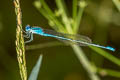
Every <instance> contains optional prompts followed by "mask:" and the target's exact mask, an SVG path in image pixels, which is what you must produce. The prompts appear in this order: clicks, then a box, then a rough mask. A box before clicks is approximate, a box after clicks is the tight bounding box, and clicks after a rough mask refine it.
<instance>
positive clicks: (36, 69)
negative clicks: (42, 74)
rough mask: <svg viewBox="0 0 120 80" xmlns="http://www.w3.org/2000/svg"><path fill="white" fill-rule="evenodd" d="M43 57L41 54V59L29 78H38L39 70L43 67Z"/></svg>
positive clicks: (35, 79)
mask: <svg viewBox="0 0 120 80" xmlns="http://www.w3.org/2000/svg"><path fill="white" fill-rule="evenodd" d="M42 58H43V55H40V56H39V59H38V61H37V63H36V65H35V66H34V68H33V70H32V72H31V74H30V77H29V79H28V80H37V77H38V74H39V70H40V67H41V63H42Z"/></svg>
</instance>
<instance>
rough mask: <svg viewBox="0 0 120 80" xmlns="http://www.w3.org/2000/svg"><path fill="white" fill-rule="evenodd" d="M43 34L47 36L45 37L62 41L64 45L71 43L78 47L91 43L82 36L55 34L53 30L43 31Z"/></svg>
mask: <svg viewBox="0 0 120 80" xmlns="http://www.w3.org/2000/svg"><path fill="white" fill-rule="evenodd" d="M43 32H44V33H45V34H47V35H45V36H49V37H54V38H57V39H59V40H62V41H63V42H65V43H71V42H72V43H74V44H78V45H80V46H87V45H88V44H89V43H92V41H91V39H90V38H88V37H86V36H83V35H72V34H64V33H60V32H55V31H53V30H47V29H43ZM86 43H87V44H86Z"/></svg>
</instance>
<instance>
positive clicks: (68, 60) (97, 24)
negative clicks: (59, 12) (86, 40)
mask: <svg viewBox="0 0 120 80" xmlns="http://www.w3.org/2000/svg"><path fill="white" fill-rule="evenodd" d="M34 1H35V0H21V1H20V3H21V9H22V20H23V26H24V27H25V26H26V25H27V24H30V25H32V26H41V27H42V28H45V29H52V28H51V27H50V26H49V24H48V20H47V19H46V18H44V16H42V15H41V13H40V12H39V11H38V10H37V9H36V8H35V7H34V5H33V3H34ZM64 1H65V2H66V6H67V8H68V13H69V16H72V0H64ZM45 2H47V4H48V5H49V7H50V8H51V9H52V10H53V11H54V10H55V9H56V4H55V1H54V0H45ZM87 3H88V5H87V7H86V8H85V10H84V13H83V16H82V21H81V24H80V27H79V31H78V34H82V35H85V36H88V37H90V38H91V39H92V41H93V42H94V43H97V44H101V45H109V46H112V47H114V48H116V51H115V52H111V51H108V52H109V54H112V55H113V56H115V57H117V58H120V49H119V48H120V12H119V11H118V9H117V8H116V6H115V5H114V3H113V2H112V0H88V1H87ZM15 39H16V15H15V11H14V4H13V0H0V80H21V78H20V74H19V66H18V63H17V57H16V56H17V53H16V49H15ZM51 41H57V40H56V39H54V38H46V37H41V36H38V35H35V36H34V41H33V42H31V43H29V44H27V45H35V44H41V43H46V42H51ZM82 49H83V51H84V53H85V55H86V56H87V57H88V58H89V60H90V61H91V62H92V63H93V64H95V65H96V66H97V67H100V68H105V69H111V70H115V71H120V66H118V65H116V64H114V63H113V62H111V61H109V60H108V59H106V58H104V57H103V56H101V55H99V54H97V53H95V52H94V51H93V50H91V49H90V48H89V47H82ZM106 51H107V50H106ZM40 54H43V63H42V65H41V69H40V72H39V77H38V78H39V79H38V80H90V79H89V77H88V75H87V72H86V70H85V69H84V68H83V66H82V64H81V63H80V62H79V61H78V59H77V57H76V55H75V54H74V52H73V50H72V49H71V47H69V46H63V45H60V46H53V47H45V48H40V49H33V50H26V63H27V71H28V75H29V74H30V72H31V70H32V68H33V66H34V65H35V63H36V61H37V59H38V57H39V55H40ZM97 74H98V75H99V76H100V78H101V80H120V76H118V77H115V76H110V75H107V74H106V73H105V74H104V72H103V73H102V72H98V73H97ZM119 75H120V73H119Z"/></svg>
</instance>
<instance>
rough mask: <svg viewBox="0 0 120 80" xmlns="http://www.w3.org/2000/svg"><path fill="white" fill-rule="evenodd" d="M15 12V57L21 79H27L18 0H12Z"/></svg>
mask: <svg viewBox="0 0 120 80" xmlns="http://www.w3.org/2000/svg"><path fill="white" fill-rule="evenodd" d="M14 5H15V13H16V16H17V28H16V51H17V59H18V63H19V68H20V75H21V79H22V80H27V69H26V60H25V47H24V39H23V34H22V12H21V8H20V2H19V0H14Z"/></svg>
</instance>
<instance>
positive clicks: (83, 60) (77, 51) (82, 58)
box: [71, 45, 100, 80]
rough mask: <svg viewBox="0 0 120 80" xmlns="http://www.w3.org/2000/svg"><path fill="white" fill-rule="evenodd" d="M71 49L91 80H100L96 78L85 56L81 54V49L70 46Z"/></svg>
mask: <svg viewBox="0 0 120 80" xmlns="http://www.w3.org/2000/svg"><path fill="white" fill-rule="evenodd" d="M71 47H72V48H73V50H74V52H75V54H76V56H77V57H78V59H79V61H80V62H81V64H82V66H83V67H84V68H85V69H86V71H87V72H88V74H89V77H90V78H91V80H100V79H99V77H98V76H97V74H96V72H95V69H94V68H93V67H92V66H91V64H90V62H89V61H88V59H87V57H86V56H85V54H84V53H83V52H82V50H81V48H80V47H79V46H77V45H71Z"/></svg>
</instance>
